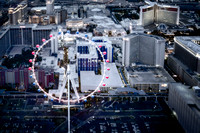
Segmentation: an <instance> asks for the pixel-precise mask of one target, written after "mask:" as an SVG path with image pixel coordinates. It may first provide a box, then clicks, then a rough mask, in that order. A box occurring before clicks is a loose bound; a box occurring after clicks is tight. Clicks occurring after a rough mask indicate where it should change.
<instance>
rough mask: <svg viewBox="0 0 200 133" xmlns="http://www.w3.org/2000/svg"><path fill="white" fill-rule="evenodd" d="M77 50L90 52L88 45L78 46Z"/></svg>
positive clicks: (83, 52)
mask: <svg viewBox="0 0 200 133" xmlns="http://www.w3.org/2000/svg"><path fill="white" fill-rule="evenodd" d="M77 52H78V53H80V54H89V49H88V46H78V47H77Z"/></svg>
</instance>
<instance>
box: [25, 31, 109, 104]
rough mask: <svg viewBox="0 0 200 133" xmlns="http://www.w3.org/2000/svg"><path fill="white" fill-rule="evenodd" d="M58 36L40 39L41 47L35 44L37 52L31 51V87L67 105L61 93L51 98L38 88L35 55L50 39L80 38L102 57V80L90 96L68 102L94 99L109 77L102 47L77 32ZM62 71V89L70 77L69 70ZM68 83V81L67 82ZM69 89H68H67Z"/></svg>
mask: <svg viewBox="0 0 200 133" xmlns="http://www.w3.org/2000/svg"><path fill="white" fill-rule="evenodd" d="M57 34H58V35H52V34H50V35H49V37H50V38H49V39H48V40H46V39H42V42H43V43H42V45H39V44H37V45H36V48H37V50H35V51H33V52H32V54H33V55H34V58H33V59H29V62H30V63H32V67H29V68H28V69H29V70H30V71H32V75H31V78H33V79H34V82H33V85H36V86H38V88H39V89H38V91H42V92H43V93H44V95H45V96H48V98H50V99H51V100H58V101H59V102H64V103H67V102H68V100H65V99H62V93H60V96H59V98H57V97H55V96H53V95H52V94H50V93H48V92H46V91H45V89H44V88H42V87H41V86H40V84H39V82H38V80H37V78H36V74H35V61H36V59H37V55H38V54H39V52H40V51H41V50H42V49H43V47H44V46H45V45H46V44H48V43H49V42H50V41H51V40H52V39H55V38H57V39H58V38H59V37H63V36H65V37H75V38H77V39H78V38H80V39H83V40H85V41H86V42H88V44H90V45H92V46H94V47H96V49H97V50H98V51H99V53H100V55H101V57H102V60H103V64H104V65H103V72H102V79H101V80H100V82H99V84H98V85H97V87H96V89H95V90H94V91H92V92H91V93H90V94H88V95H87V96H83V97H80V96H79V95H78V96H77V98H76V99H73V100H72V99H71V100H70V102H77V101H79V100H84V101H87V98H88V97H92V98H93V97H94V93H96V92H100V87H101V86H104V87H105V86H106V84H105V83H104V80H106V79H108V78H109V77H108V76H106V73H107V72H108V71H109V70H110V68H109V67H107V66H106V64H107V63H109V60H108V59H107V60H106V59H105V58H104V55H106V54H107V53H106V52H102V51H101V50H100V48H101V47H102V46H101V45H96V44H95V42H93V41H92V40H90V39H88V38H87V35H85V36H81V35H80V34H79V32H78V31H77V32H76V33H75V34H71V33H70V31H67V32H66V33H65V34H63V33H62V32H58V33H57ZM63 69H65V73H64V78H63V83H64V84H63V87H65V85H66V83H67V80H69V75H70V70H69V67H65V68H64V67H63ZM66 69H67V70H66ZM68 82H69V81H68ZM68 89H69V88H68Z"/></svg>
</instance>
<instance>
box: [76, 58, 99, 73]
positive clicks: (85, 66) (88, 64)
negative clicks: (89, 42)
mask: <svg viewBox="0 0 200 133" xmlns="http://www.w3.org/2000/svg"><path fill="white" fill-rule="evenodd" d="M80 71H94V72H95V74H98V59H97V58H91V59H90V58H78V74H79V75H80Z"/></svg>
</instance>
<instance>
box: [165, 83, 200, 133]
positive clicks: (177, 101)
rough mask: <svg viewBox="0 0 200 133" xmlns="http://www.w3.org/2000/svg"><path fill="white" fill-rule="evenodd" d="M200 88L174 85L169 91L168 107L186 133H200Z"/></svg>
mask: <svg viewBox="0 0 200 133" xmlns="http://www.w3.org/2000/svg"><path fill="white" fill-rule="evenodd" d="M199 98H200V88H199V87H197V86H195V87H192V89H191V88H190V87H189V86H185V85H182V84H180V83H173V84H172V85H171V87H170V89H169V98H168V105H169V107H170V108H171V110H172V111H173V114H175V116H176V117H177V119H178V121H179V123H180V124H181V126H182V127H183V128H184V129H185V132H186V133H199V132H200V126H199V125H200V111H199V110H200V102H199Z"/></svg>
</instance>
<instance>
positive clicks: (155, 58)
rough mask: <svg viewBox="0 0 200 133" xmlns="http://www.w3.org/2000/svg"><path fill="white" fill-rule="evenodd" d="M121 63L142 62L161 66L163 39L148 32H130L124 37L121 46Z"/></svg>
mask: <svg viewBox="0 0 200 133" xmlns="http://www.w3.org/2000/svg"><path fill="white" fill-rule="evenodd" d="M122 54H123V56H122V64H123V65H124V66H131V65H132V64H137V63H139V64H143V65H150V66H163V65H164V55H165V40H164V39H163V38H162V37H158V36H154V35H148V34H142V33H137V34H134V33H133V34H130V35H127V36H125V37H124V42H123V47H122Z"/></svg>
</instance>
